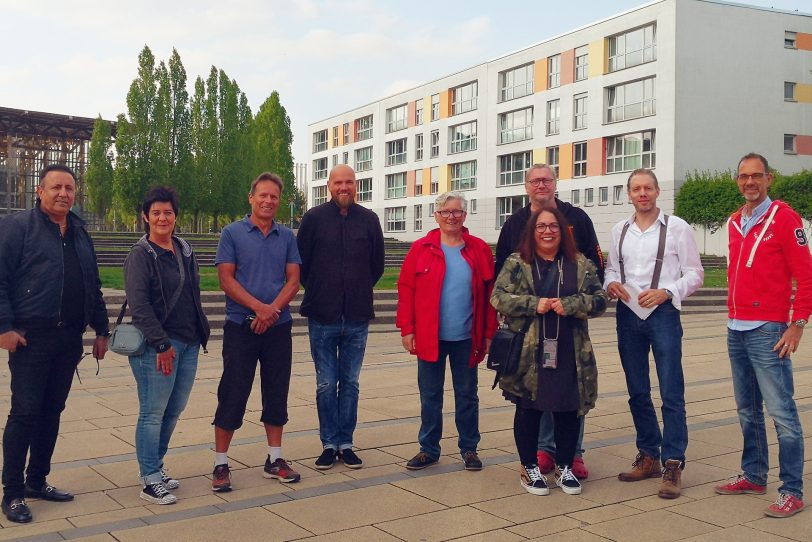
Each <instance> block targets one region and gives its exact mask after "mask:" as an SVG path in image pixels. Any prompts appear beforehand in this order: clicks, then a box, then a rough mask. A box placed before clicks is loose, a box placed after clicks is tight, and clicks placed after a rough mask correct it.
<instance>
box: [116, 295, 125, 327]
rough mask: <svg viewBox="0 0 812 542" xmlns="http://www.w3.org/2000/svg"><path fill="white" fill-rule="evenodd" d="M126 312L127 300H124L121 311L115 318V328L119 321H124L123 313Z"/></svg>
mask: <svg viewBox="0 0 812 542" xmlns="http://www.w3.org/2000/svg"><path fill="white" fill-rule="evenodd" d="M126 311H127V298H126V297H125V298H124V303H122V304H121V310H120V311H119V313H118V318H116V326H118V325H119V324H121V321H122V320H124V313H125V312H126Z"/></svg>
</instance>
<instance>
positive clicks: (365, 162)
mask: <svg viewBox="0 0 812 542" xmlns="http://www.w3.org/2000/svg"><path fill="white" fill-rule="evenodd" d="M370 169H372V147H364V148H363V149H356V150H355V171H356V172H357V171H369V170H370Z"/></svg>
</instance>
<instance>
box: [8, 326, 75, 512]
mask: <svg viewBox="0 0 812 542" xmlns="http://www.w3.org/2000/svg"><path fill="white" fill-rule="evenodd" d="M25 338H26V340H27V341H28V345H27V346H24V347H21V348H18V349H17V351H16V352H11V353H9V359H8V366H9V369H10V370H11V410H10V412H9V414H8V422H7V423H6V429H5V431H4V433H3V493H4V497H5V499H6V500H7V501H10V500H12V499H16V498H21V497H23V490H24V487H25V486H24V478H23V471H24V470H25V481H26V482H27V483H28V485H29V486H31V487H34V488H39V487H41V486H42V484H44V483H45V478H46V477H47V476H48V474H49V473H50V472H51V456H52V455H53V453H54V446H56V437H57V434H58V433H59V418H60V416H61V415H62V411H63V410H65V401H67V399H68V393H69V392H70V387H71V384H72V383H73V372H74V371H75V370H76V365H77V364H78V363H79V360H80V359H81V358H82V335H81V332H79V331H76V330H73V331H71V330H68V329H65V328H54V329H48V330H39V331H29V332H28V333H26V336H25ZM27 454H30V457H29V460H28V469H26V468H25V459H26V455H27Z"/></svg>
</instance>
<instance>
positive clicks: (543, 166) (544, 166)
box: [524, 164, 558, 182]
mask: <svg viewBox="0 0 812 542" xmlns="http://www.w3.org/2000/svg"><path fill="white" fill-rule="evenodd" d="M536 169H546V170H547V171H549V172H550V173H551V174H552V176H553V179H554V180H555V181H558V175H556V174H555V168H554V167H553V166H551V165H549V164H533V165H532V166H530V168H529V169H528V170H527V173H525V174H524V182H527V179H529V178H530V174H531V173H533V170H536Z"/></svg>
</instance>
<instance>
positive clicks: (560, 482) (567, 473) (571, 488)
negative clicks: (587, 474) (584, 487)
mask: <svg viewBox="0 0 812 542" xmlns="http://www.w3.org/2000/svg"><path fill="white" fill-rule="evenodd" d="M555 485H557V486H558V487H560V488H561V490H562V491H563V492H564V493H566V494H567V495H579V494H580V493H581V482H579V481H578V478H576V477H575V475H574V474H573V473H572V471H571V470H570V468H569V467H558V466H557V467H556V468H555Z"/></svg>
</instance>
